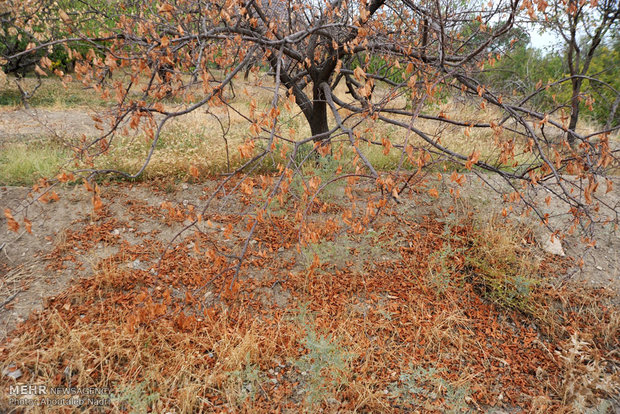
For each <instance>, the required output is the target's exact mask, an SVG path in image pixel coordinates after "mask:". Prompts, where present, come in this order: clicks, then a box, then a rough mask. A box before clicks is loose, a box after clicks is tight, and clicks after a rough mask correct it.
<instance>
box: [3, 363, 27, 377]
mask: <svg viewBox="0 0 620 414" xmlns="http://www.w3.org/2000/svg"><path fill="white" fill-rule="evenodd" d="M2 375H4V376H5V377H9V378H11V379H14V380H17V379H19V378H20V377H21V376H22V375H24V374H23V373H22V370H21V369H19V368H17V369H16V365H15V364H9V366H7V367H6V368H4V369H3V370H2Z"/></svg>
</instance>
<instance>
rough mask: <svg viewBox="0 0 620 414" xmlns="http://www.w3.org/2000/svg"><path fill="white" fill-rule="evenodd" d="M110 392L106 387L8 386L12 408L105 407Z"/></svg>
mask: <svg viewBox="0 0 620 414" xmlns="http://www.w3.org/2000/svg"><path fill="white" fill-rule="evenodd" d="M111 394H112V390H111V389H110V388H106V387H48V386H47V385H43V384H22V385H9V405H13V406H57V407H58V406H84V405H90V406H107V405H111Z"/></svg>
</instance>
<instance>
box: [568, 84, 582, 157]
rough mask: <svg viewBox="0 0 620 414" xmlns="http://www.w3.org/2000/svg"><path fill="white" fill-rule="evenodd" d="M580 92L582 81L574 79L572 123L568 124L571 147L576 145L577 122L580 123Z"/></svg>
mask: <svg viewBox="0 0 620 414" xmlns="http://www.w3.org/2000/svg"><path fill="white" fill-rule="evenodd" d="M579 92H581V79H574V81H573V92H572V97H571V113H570V122H569V124H568V143H569V144H570V145H571V146H573V144H574V143H575V128H577V121H579Z"/></svg>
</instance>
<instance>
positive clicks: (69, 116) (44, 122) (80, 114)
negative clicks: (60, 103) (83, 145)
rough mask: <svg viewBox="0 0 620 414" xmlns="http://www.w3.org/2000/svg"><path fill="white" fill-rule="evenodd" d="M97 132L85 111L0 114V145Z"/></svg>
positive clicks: (11, 112) (87, 112) (30, 111)
mask: <svg viewBox="0 0 620 414" xmlns="http://www.w3.org/2000/svg"><path fill="white" fill-rule="evenodd" d="M97 132H98V131H97V129H96V128H95V123H94V121H93V120H92V118H91V116H90V111H89V110H88V109H71V110H67V109H63V110H61V111H58V110H51V109H37V108H31V109H16V110H10V111H6V110H2V111H0V143H2V142H12V141H18V140H27V139H32V138H50V137H56V136H61V137H64V138H75V137H80V136H82V135H83V134H86V135H94V134H96V133H97Z"/></svg>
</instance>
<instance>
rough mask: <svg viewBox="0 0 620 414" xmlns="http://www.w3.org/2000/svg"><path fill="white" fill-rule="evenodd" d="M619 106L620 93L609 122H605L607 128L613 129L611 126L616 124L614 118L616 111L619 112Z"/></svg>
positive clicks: (610, 113)
mask: <svg viewBox="0 0 620 414" xmlns="http://www.w3.org/2000/svg"><path fill="white" fill-rule="evenodd" d="M618 106H620V95H617V96H616V100H615V101H614V103H613V105H612V106H611V109H610V111H609V116H608V117H607V122H606V123H605V129H611V127H612V126H613V125H614V120H615V119H616V112H618Z"/></svg>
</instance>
